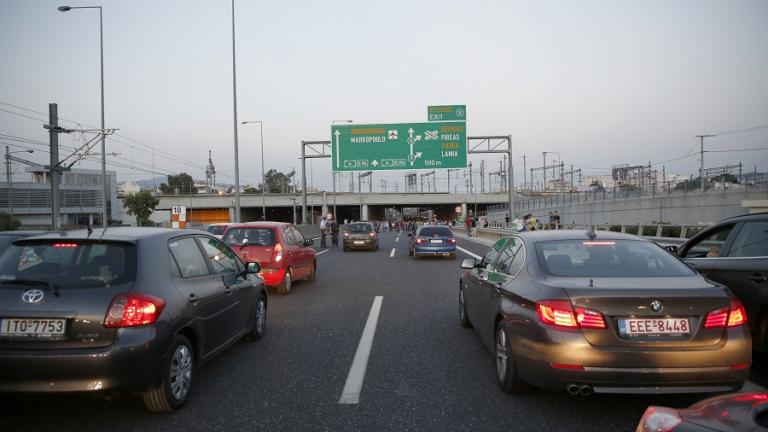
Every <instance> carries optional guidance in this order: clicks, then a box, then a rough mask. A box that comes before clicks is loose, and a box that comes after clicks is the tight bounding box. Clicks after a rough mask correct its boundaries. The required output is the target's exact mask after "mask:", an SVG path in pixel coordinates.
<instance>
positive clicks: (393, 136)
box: [387, 129, 397, 140]
mask: <svg viewBox="0 0 768 432" xmlns="http://www.w3.org/2000/svg"><path fill="white" fill-rule="evenodd" d="M387 134H388V135H389V139H391V140H396V139H397V129H395V130H390V131H387Z"/></svg>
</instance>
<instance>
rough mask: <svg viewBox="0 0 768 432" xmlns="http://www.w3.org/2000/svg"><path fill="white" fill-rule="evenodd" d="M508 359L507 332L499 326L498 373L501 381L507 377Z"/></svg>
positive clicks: (497, 347) (497, 346) (497, 338)
mask: <svg viewBox="0 0 768 432" xmlns="http://www.w3.org/2000/svg"><path fill="white" fill-rule="evenodd" d="M508 361H509V353H508V352H507V334H506V333H505V332H504V328H502V327H499V329H498V330H497V331H496V375H497V376H498V377H499V381H504V380H505V379H506V377H507V362H508Z"/></svg>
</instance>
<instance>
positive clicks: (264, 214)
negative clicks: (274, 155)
mask: <svg viewBox="0 0 768 432" xmlns="http://www.w3.org/2000/svg"><path fill="white" fill-rule="evenodd" d="M248 123H258V124H259V136H260V139H261V219H262V220H267V200H266V198H265V196H264V194H265V192H264V191H265V190H266V189H267V180H266V179H267V177H266V174H264V123H263V122H262V121H261V120H252V121H244V122H241V123H240V124H244V125H245V124H248Z"/></svg>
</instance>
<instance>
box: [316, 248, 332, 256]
mask: <svg viewBox="0 0 768 432" xmlns="http://www.w3.org/2000/svg"><path fill="white" fill-rule="evenodd" d="M329 250H330V249H326V250H323V251H320V252H315V256H317V255H322V254H324V253H326V252H328V251H329Z"/></svg>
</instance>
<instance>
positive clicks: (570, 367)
mask: <svg viewBox="0 0 768 432" xmlns="http://www.w3.org/2000/svg"><path fill="white" fill-rule="evenodd" d="M549 365H550V366H552V367H553V368H555V369H568V370H582V371H583V370H584V366H582V365H574V364H564V363H550V364H549Z"/></svg>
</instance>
